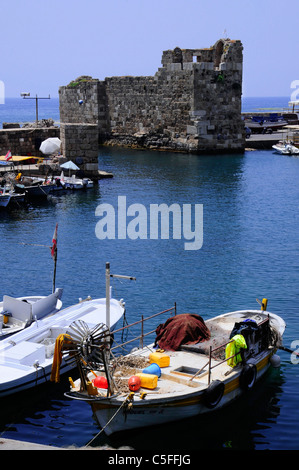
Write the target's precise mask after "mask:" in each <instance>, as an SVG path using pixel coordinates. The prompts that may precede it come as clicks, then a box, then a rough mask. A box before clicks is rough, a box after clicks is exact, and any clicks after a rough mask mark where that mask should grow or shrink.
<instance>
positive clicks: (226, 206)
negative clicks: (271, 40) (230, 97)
mask: <svg viewBox="0 0 299 470" xmlns="http://www.w3.org/2000/svg"><path fill="white" fill-rule="evenodd" d="M265 106H266V105H265ZM269 106H270V105H269ZM48 117H51V116H48ZM33 119H34V118H33ZM5 120H9V119H8V118H6V119H5ZM99 169H101V170H105V171H107V172H111V173H112V174H113V175H114V176H113V178H111V179H103V180H100V181H99V184H97V185H96V186H95V188H93V189H91V190H88V191H86V192H84V193H83V192H82V193H75V192H73V193H68V194H65V195H60V196H51V197H49V200H47V201H45V202H40V203H35V204H32V205H30V206H29V207H26V208H21V209H15V210H10V211H2V212H1V213H0V236H1V251H0V253H1V268H2V276H1V289H0V294H1V296H3V295H4V294H8V295H11V296H23V295H34V294H40V295H47V294H48V293H50V292H51V289H52V276H53V260H52V258H51V255H50V250H49V248H48V247H47V245H50V244H51V239H52V235H53V232H54V228H55V224H56V223H58V263H57V274H56V286H57V287H63V289H64V292H63V297H62V300H63V306H64V307H66V306H69V305H71V304H73V303H76V302H77V301H78V298H79V297H81V298H85V297H87V296H88V295H90V296H91V297H92V298H96V297H104V296H105V264H106V262H107V261H109V262H110V265H111V272H112V273H113V274H123V275H129V276H135V277H136V281H128V280H117V279H116V280H113V282H112V288H113V296H114V297H116V298H123V299H124V300H125V302H126V319H127V321H128V322H129V323H130V322H133V321H136V320H138V319H140V318H141V315H144V316H148V315H151V314H152V313H156V312H158V311H161V310H164V309H166V308H169V307H172V306H173V304H174V302H176V304H177V311H178V313H186V312H189V313H198V314H199V315H201V316H202V317H203V318H204V319H207V318H211V317H212V316H215V315H217V314H221V313H225V312H228V311H232V310H239V309H246V308H253V309H255V308H257V309H259V308H260V307H259V304H258V303H257V301H256V299H257V298H258V299H262V298H267V299H268V309H269V310H270V311H272V312H273V313H276V314H278V315H280V316H282V317H283V319H284V320H285V321H286V324H287V328H286V332H285V335H284V345H285V346H286V347H292V345H293V349H296V348H298V346H297V344H296V341H298V340H299V322H298V315H299V292H298V278H299V246H298V233H299V215H298V214H299V212H298V208H299V192H298V178H299V159H298V158H297V157H292V156H281V155H277V154H275V153H273V152H272V151H271V150H261V151H246V152H245V153H244V154H234V155H221V156H220V155H219V156H217V155H215V156H205V155H201V156H197V155H186V154H179V153H167V152H154V151H153V152H150V151H139V150H135V151H133V150H126V149H115V148H101V149H100V150H99ZM120 196H122V197H124V196H125V198H126V205H127V208H128V207H129V206H132V205H133V204H139V206H138V207H139V208H140V207H141V205H142V207H144V208H145V210H147V211H148V214H149V211H150V206H151V205H152V204H166V205H167V206H170V205H171V204H178V206H179V207H180V208H183V207H184V205H190V206H191V208H192V211H193V212H192V214H193V215H194V208H195V205H202V208H203V227H202V235H203V243H202V246H200V247H199V249H196V250H187V249H185V248H186V246H185V241H186V240H185V239H184V237H183V235H182V237H181V238H176V239H174V238H173V236H172V230H171V229H172V227H171V226H170V230H169V237H168V238H165V239H163V238H162V237H161V236H159V237H158V238H157V239H152V238H151V237H150V223H149V221H150V219H149V218H148V224H147V235H148V236H147V237H144V238H143V239H139V238H137V239H133V237H132V236H131V237H130V236H126V237H119V236H118V231H117V230H116V232H115V238H114V239H109V238H106V239H100V238H99V237H98V235H99V226H98V225H97V224H98V222H99V220H100V217H99V209H98V210H97V208H99V207H102V208H103V206H102V205H103V204H106V205H107V204H108V205H109V207H112V208H114V210H115V214H117V211H118V201H119V197H120ZM106 207H107V206H106ZM133 219H134V217H132V215H131V216H129V215H128V217H127V222H128V223H129V222H130V221H132V220H133ZM193 223H194V220H193ZM139 228H140V227H139ZM192 228H193V230H195V227H194V225H193V227H192ZM135 230H136V231H138V227H137V226H135ZM182 233H183V232H182ZM42 245H45V246H42ZM158 322H159V320H158ZM156 326H157V323H156V322H155V321H154V320H153V323H152V324H151V325H150V328H151V329H154V328H155V327H156ZM298 344H299V343H298ZM279 355H280V358H281V366H280V368H278V369H271V370H270V371H269V372H268V373H267V375H266V377H265V378H263V379H262V381H261V383H260V384H259V386H258V387H256V388H255V390H253V391H250V392H249V393H248V394H246V395H244V396H243V397H242V398H241V399H239V400H238V401H236V402H235V403H233V404H231V405H229V406H228V407H227V408H226V409H224V410H222V411H219V412H217V413H215V414H213V415H212V416H211V417H210V418H209V417H204V418H202V417H198V418H193V419H188V420H186V421H183V422H180V423H176V424H171V425H165V426H160V427H159V428H157V429H156V428H155V429H144V430H142V431H140V430H139V431H136V432H134V431H133V432H131V433H124V434H123V435H119V436H114V437H113V436H110V437H109V438H108V437H106V436H105V434H104V433H101V434H99V435H98V433H99V431H100V428H99V426H98V424H97V423H96V421H95V420H94V418H93V415H92V410H91V408H90V406H89V405H88V404H86V403H81V402H78V401H72V400H70V399H68V398H66V397H65V396H64V391H66V390H67V389H68V387H69V384H68V380H67V378H65V379H63V380H62V381H61V382H60V383H59V384H54V383H47V384H45V385H43V386H42V387H40V388H39V389H36V390H35V389H32V390H29V391H26V392H24V393H21V394H18V395H15V396H13V397H8V398H5V400H3V399H2V400H1V413H0V434H1V437H3V438H6V439H16V440H21V441H29V442H35V443H38V444H47V445H52V446H56V447H60V448H63V447H67V446H76V447H82V446H85V445H86V444H88V443H89V442H90V441H92V443H91V446H93V447H97V446H105V445H109V446H112V447H113V448H120V447H123V446H127V447H130V448H133V449H136V450H138V451H143V450H144V451H145V450H152V449H153V448H154V449H155V450H161V451H166V450H168V451H174V450H175V451H176V452H180V451H188V450H189V451H192V450H193V451H201V450H206V449H217V450H218V449H234V450H252V449H256V450H264V449H269V450H297V449H298V448H299V437H298V436H299V432H298V431H299V429H298V427H299V425H298V423H299V407H298V389H299V364H297V363H296V361H294V360H292V358H291V355H290V354H289V353H287V352H284V351H280V352H279ZM153 436H154V443H153Z"/></svg>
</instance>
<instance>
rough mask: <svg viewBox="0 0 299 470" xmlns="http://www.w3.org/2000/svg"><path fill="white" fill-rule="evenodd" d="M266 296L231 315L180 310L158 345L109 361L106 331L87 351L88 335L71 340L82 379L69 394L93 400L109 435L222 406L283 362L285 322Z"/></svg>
mask: <svg viewBox="0 0 299 470" xmlns="http://www.w3.org/2000/svg"><path fill="white" fill-rule="evenodd" d="M265 300H266V299H264V301H263V304H262V310H240V311H235V312H230V313H226V314H223V315H219V316H216V317H215V318H211V319H208V320H206V322H204V321H203V319H202V318H201V317H200V316H199V315H190V314H182V315H175V316H173V317H172V318H170V319H168V320H167V321H166V322H165V323H164V324H162V325H159V327H158V328H157V330H156V332H157V336H156V341H155V343H152V344H151V345H149V346H146V347H142V348H139V349H138V350H133V351H132V352H131V353H130V354H129V355H127V356H123V357H122V356H120V357H119V358H116V359H114V360H113V361H112V362H110V363H109V362H108V361H106V362H105V355H103V356H102V357H103V358H104V359H103V360H102V362H101V361H100V360H99V357H100V356H99V353H98V351H100V350H101V348H105V347H106V339H105V338H106V337H107V332H106V334H104V333H103V334H102V337H101V336H99V335H98V334H97V333H96V334H95V335H94V333H93V332H92V331H91V332H90V334H89V335H86V336H85V337H86V338H87V337H88V338H89V343H88V345H89V353H88V354H87V353H86V348H85V347H84V342H85V340H84V339H82V340H81V342H79V341H76V339H73V341H72V342H71V343H72V344H71V345H70V344H68V345H67V344H65V345H64V347H63V349H64V348H65V351H66V352H67V350H72V351H73V354H74V357H75V358H76V363H77V365H78V368H79V370H80V379H78V380H77V381H75V382H74V383H72V385H71V389H70V391H69V392H67V393H66V396H68V397H70V398H73V399H75V400H81V401H83V402H87V403H89V404H90V405H91V408H92V411H93V413H94V416H95V418H96V419H97V421H98V423H99V425H100V426H101V428H102V431H104V432H105V433H106V434H107V435H110V434H112V433H115V432H121V431H128V430H131V429H138V428H142V427H148V426H152V425H154V426H158V425H160V424H163V423H169V422H173V421H178V420H181V419H185V418H190V417H194V416H197V415H201V414H206V413H211V412H213V411H215V410H218V409H220V408H222V407H224V406H226V405H228V404H229V403H231V402H232V401H233V400H235V399H237V397H239V396H240V395H241V394H244V393H246V392H247V391H248V390H249V389H251V388H252V387H254V386H255V385H258V381H259V379H260V378H261V377H262V376H263V375H264V374H265V372H266V371H267V369H268V368H269V367H270V365H271V364H272V365H274V366H277V364H278V362H279V361H278V359H279V356H278V355H276V354H275V352H276V349H277V348H278V347H279V345H280V344H281V341H282V335H283V333H284V330H285V322H284V320H283V319H282V318H280V317H279V316H277V315H275V314H273V313H270V312H268V311H266V310H265V305H266V302H265ZM162 313H165V312H162ZM152 317H153V316H152ZM152 317H149V318H150V319H151V318H152ZM196 317H198V318H197V319H196ZM143 322H144V320H142V331H143ZM135 325H136V323H135ZM184 331H185V332H186V333H187V334H183V332H184ZM93 335H94V336H93ZM144 336H145V335H144V334H143V333H142V335H141V336H140V337H142V338H143V337H144ZM93 344H94V345H96V349H95V351H97V355H95V353H94V354H92V349H93ZM157 348H158V349H157ZM74 350H76V354H75V353H74ZM103 350H104V349H103ZM114 355H115V352H114ZM81 358H82V360H84V361H85V363H86V365H84V363H83V362H82V360H80V359H81ZM97 361H98V362H97ZM95 376H96V377H95ZM199 423H200V421H199ZM102 431H101V432H102Z"/></svg>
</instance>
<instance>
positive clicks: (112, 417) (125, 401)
mask: <svg viewBox="0 0 299 470" xmlns="http://www.w3.org/2000/svg"><path fill="white" fill-rule="evenodd" d="M127 401H128V397H127V398H126V399H125V400H124V401H123V403H122V404H121V405H120V407H119V408H118V410H116V412H115V413H114V415H113V416H111V418H110V419H109V421H108V422H107V423H106V424H105V426H104V427H103V428H102V429H101V430H100V431H99V432H98V433H97V434H96V435H95V436H94V437H93V438H92V439H91V440H90V441H89V442H88V443H87V444H86V445H85V446H84V447H88V446H89V445H90V444H91V443H92V442H93V441H94V440H95V439H96V438H97V437H99V436H100V434H102V432H103V431H104V430H105V429H106V427H107V426H108V425H109V424H110V423H111V421H112V420H113V419H114V418H115V416H116V415H117V413H118V412H119V411H120V410H121V409H122V407H123V406H124V405H125V404H126V403H127Z"/></svg>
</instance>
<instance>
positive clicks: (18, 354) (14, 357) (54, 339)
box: [0, 263, 134, 398]
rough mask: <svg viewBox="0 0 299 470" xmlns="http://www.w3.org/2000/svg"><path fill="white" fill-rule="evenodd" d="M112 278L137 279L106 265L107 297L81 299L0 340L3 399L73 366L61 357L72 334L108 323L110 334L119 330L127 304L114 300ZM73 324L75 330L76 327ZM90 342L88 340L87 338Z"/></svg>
mask: <svg viewBox="0 0 299 470" xmlns="http://www.w3.org/2000/svg"><path fill="white" fill-rule="evenodd" d="M110 277H121V278H126V279H134V278H131V277H128V276H118V275H112V274H110V265H109V263H107V264H106V297H104V298H99V299H93V300H92V299H91V298H90V297H88V298H87V299H85V300H81V299H79V303H77V304H75V305H72V306H70V307H68V308H65V309H62V310H60V311H59V312H58V313H56V314H54V315H51V316H49V317H46V318H43V319H40V320H36V321H34V322H33V323H32V324H31V325H30V326H29V327H28V328H26V329H24V330H23V331H20V332H18V333H15V334H14V336H13V337H12V338H6V339H4V340H2V341H0V398H1V397H3V396H7V395H12V394H14V393H17V392H19V391H22V390H26V389H29V388H32V387H36V386H38V385H40V384H43V383H45V382H47V381H48V380H49V379H50V380H52V381H55V382H57V381H59V379H60V376H61V375H62V374H65V373H66V372H68V371H69V370H71V369H72V368H73V367H74V366H73V364H72V363H70V362H68V355H64V357H62V356H61V352H60V351H61V346H62V343H63V340H65V338H67V337H69V334H70V332H72V334H75V333H76V328H78V329H79V331H80V334H83V335H84V332H85V331H86V328H87V329H93V328H98V327H97V325H98V324H102V323H105V324H108V325H109V331H110V330H111V331H113V330H114V329H115V328H116V325H117V324H118V322H119V321H120V320H121V319H122V318H123V317H124V314H125V304H124V301H123V299H120V300H119V301H118V300H116V299H113V298H112V295H111V288H110ZM74 322H77V323H76V325H77V326H76V328H74V327H73V325H74ZM85 340H86V341H87V342H88V339H87V338H85Z"/></svg>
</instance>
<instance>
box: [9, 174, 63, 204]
mask: <svg viewBox="0 0 299 470" xmlns="http://www.w3.org/2000/svg"><path fill="white" fill-rule="evenodd" d="M55 186H56V185H55V184H54V183H53V182H51V181H50V180H48V179H45V178H38V177H29V176H22V177H21V178H20V179H19V180H18V182H17V183H15V191H16V192H18V193H25V194H26V195H27V197H28V198H29V199H33V198H34V199H35V198H46V197H47V196H48V195H49V194H50V192H51V191H53V190H54V188H55Z"/></svg>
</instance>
